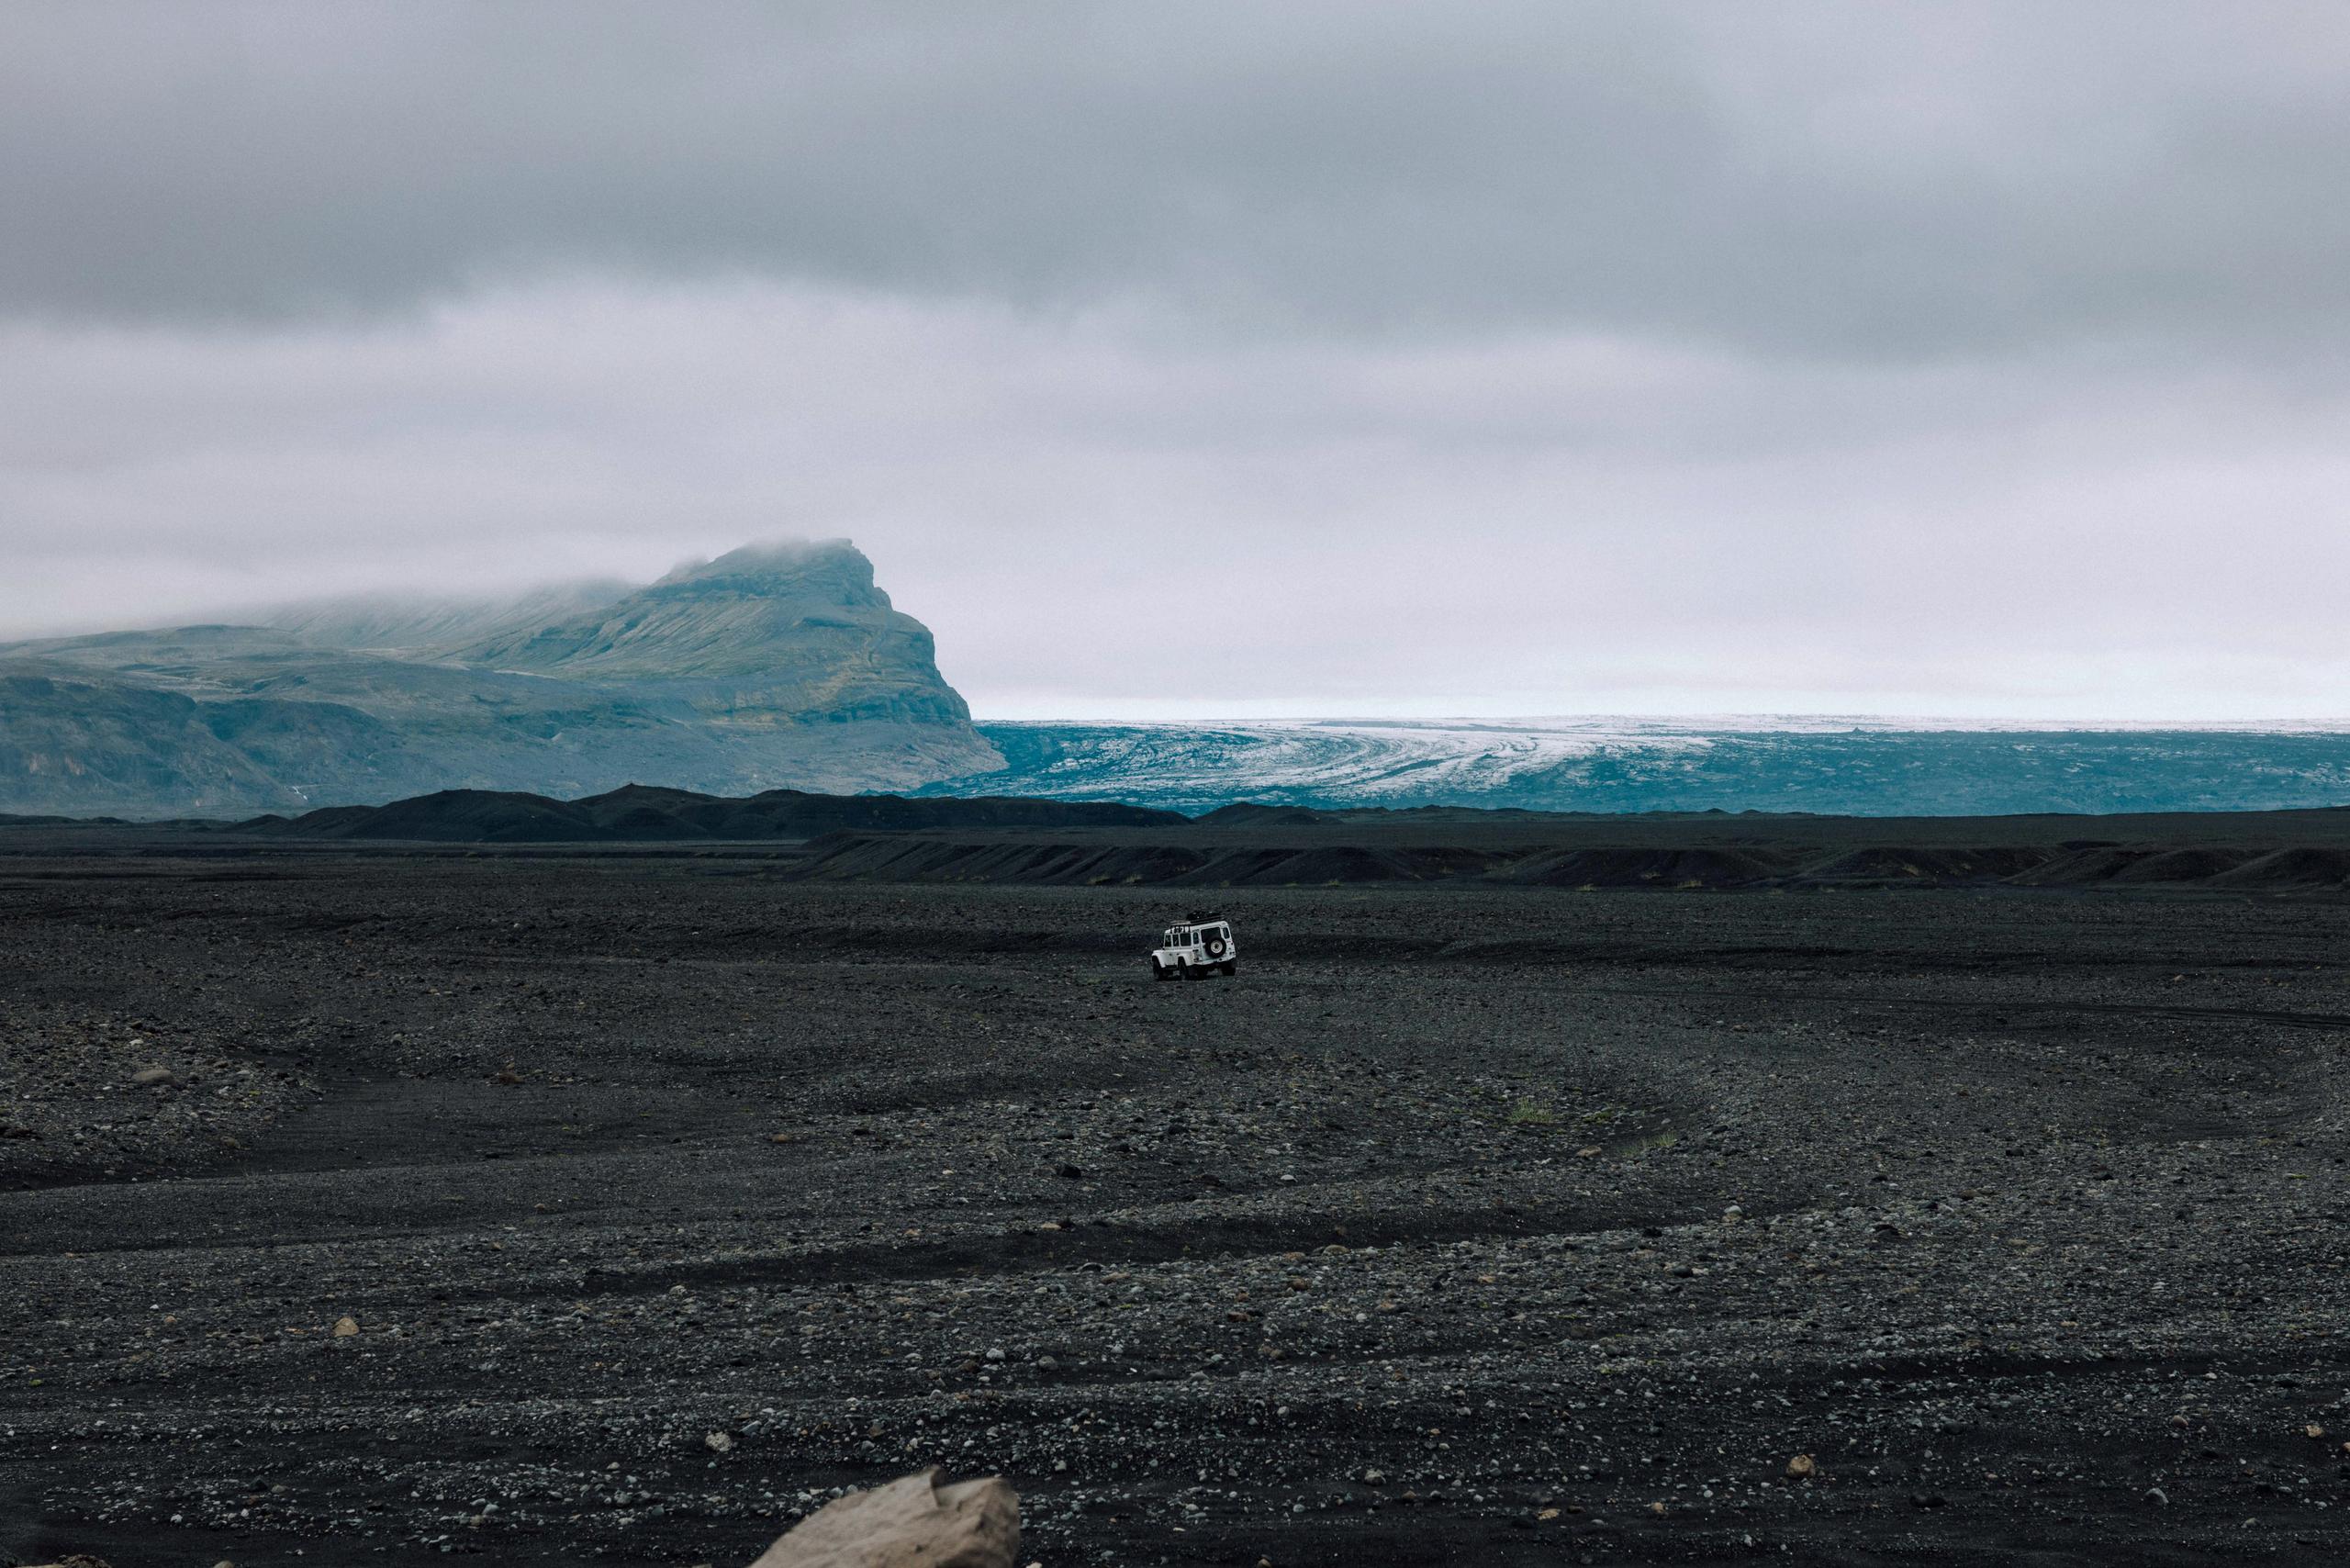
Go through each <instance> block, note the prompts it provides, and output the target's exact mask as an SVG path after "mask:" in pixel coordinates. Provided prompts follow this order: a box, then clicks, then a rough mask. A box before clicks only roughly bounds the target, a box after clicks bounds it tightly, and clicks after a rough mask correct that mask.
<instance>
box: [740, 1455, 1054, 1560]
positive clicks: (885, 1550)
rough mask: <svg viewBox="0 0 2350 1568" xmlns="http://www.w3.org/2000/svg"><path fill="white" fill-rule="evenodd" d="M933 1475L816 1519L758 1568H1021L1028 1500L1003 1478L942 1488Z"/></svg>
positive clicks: (855, 1497)
mask: <svg viewBox="0 0 2350 1568" xmlns="http://www.w3.org/2000/svg"><path fill="white" fill-rule="evenodd" d="M938 1478H939V1472H938V1471H936V1470H934V1469H933V1470H925V1471H923V1472H922V1473H919V1474H915V1475H909V1476H907V1477H905V1478H904V1479H903V1480H901V1481H892V1482H891V1483H890V1484H888V1485H887V1486H877V1487H875V1488H873V1490H871V1491H869V1492H852V1493H850V1494H849V1495H847V1496H845V1497H842V1498H839V1499H837V1500H836V1501H834V1502H833V1503H830V1504H828V1505H826V1506H824V1507H822V1508H820V1509H818V1510H817V1511H816V1512H815V1513H813V1514H811V1515H809V1516H808V1518H804V1519H802V1520H800V1523H799V1524H798V1525H797V1526H795V1527H794V1528H793V1529H790V1530H789V1531H788V1532H786V1533H785V1534H784V1535H783V1536H781V1537H780V1538H778V1540H777V1541H776V1543H775V1544H774V1545H773V1546H770V1547H768V1548H767V1551H766V1552H765V1553H763V1554H762V1555H761V1556H760V1558H759V1560H758V1561H757V1562H755V1563H753V1564H752V1565H751V1568H1014V1564H1015V1563H1016V1562H1017V1561H1018V1559H1019V1555H1020V1497H1019V1495H1018V1494H1017V1493H1015V1492H1013V1489H1012V1487H1011V1485H1010V1484H1008V1483H1007V1482H1006V1481H1005V1480H1004V1479H1003V1477H1002V1476H1001V1475H990V1476H988V1477H987V1478H985V1479H984V1480H979V1481H961V1482H957V1483H956V1484H954V1485H951V1486H942V1485H940V1484H938Z"/></svg>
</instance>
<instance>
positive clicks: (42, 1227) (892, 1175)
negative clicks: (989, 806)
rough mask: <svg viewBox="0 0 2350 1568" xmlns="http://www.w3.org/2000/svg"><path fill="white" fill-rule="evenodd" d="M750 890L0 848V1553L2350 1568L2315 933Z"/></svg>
mask: <svg viewBox="0 0 2350 1568" xmlns="http://www.w3.org/2000/svg"><path fill="white" fill-rule="evenodd" d="M791 864H792V863H791V861H790V859H789V856H783V857H778V856H777V855H775V854H773V853H772V852H762V853H758V854H752V853H748V852H744V853H741V854H737V853H733V852H729V851H726V850H723V849H715V850H713V849H698V850H696V851H695V852H692V853H680V854H676V855H669V856H650V857H645V856H627V855H598V854H583V855H578V856H565V855H562V854H541V855H537V856H532V857H509V856H497V855H488V856H478V857H462V856H451V855H446V854H442V855H429V856H428V855H411V854H407V853H402V852H399V851H396V850H384V851H376V852H345V851H340V850H338V851H335V852H333V853H295V852H290V851H288V852H279V853H261V852H252V853H245V852H239V853H234V854H226V855H216V856H208V857H200V858H199V857H181V856H178V855H175V854H171V853H147V854H136V855H120V856H114V855H90V856H77V857H54V858H44V857H41V856H40V855H38V854H20V855H16V856H11V857H0V1135H6V1136H0V1562H43V1561H47V1560H48V1559H49V1558H50V1556H52V1555H54V1554H57V1553H60V1552H63V1551H77V1550H78V1551H95V1552H96V1553H98V1554H100V1555H102V1556H106V1557H107V1558H110V1559H111V1560H113V1561H114V1562H116V1563H117V1568H132V1565H143V1564H146V1563H172V1562H187V1563H196V1564H199V1565H200V1564H204V1563H209V1562H214V1561H216V1560H217V1559H218V1558H222V1557H227V1558H230V1559H232V1560H234V1561H236V1562H239V1563H241V1564H252V1563H263V1562H292V1561H295V1559H294V1557H293V1555H292V1553H293V1551H295V1550H296V1549H297V1548H299V1549H301V1550H303V1551H305V1553H306V1558H305V1559H304V1560H306V1561H314V1562H315V1561H329V1562H375V1561H381V1562H424V1561H437V1560H440V1559H442V1557H443V1555H444V1554H449V1555H467V1556H478V1557H482V1558H485V1559H487V1560H491V1561H496V1562H503V1563H514V1564H554V1563H557V1562H563V1563H572V1562H579V1561H583V1560H596V1559H602V1560H606V1561H610V1562H631V1563H635V1562H643V1563H655V1562H675V1563H695V1562H712V1563H717V1564H727V1563H740V1562H747V1561H748V1560H749V1559H750V1558H751V1557H752V1556H753V1555H755V1551H756V1550H757V1548H758V1547H759V1546H760V1544H761V1543H763V1542H764V1541H765V1540H767V1539H768V1538H770V1537H771V1536H772V1535H774V1534H775V1533H776V1532H777V1531H778V1529H781V1528H783V1526H784V1525H786V1524H787V1523H789V1521H790V1519H792V1518H795V1517H797V1516H798V1515H799V1514H800V1513H801V1512H804V1511H805V1510H807V1509H809V1508H811V1507H812V1506H816V1505H817V1504H819V1503H820V1502H821V1501H822V1499H823V1498H824V1496H826V1495H829V1493H830V1491H831V1490H832V1489H834V1488H837V1487H842V1486H851V1485H861V1484H869V1483H872V1482H874V1481H878V1480H880V1479H884V1478H887V1477H889V1476H891V1475H895V1474H898V1473H902V1472H904V1471H906V1470H909V1469H912V1468H914V1467H916V1466H917V1465H919V1464H923V1463H930V1462H937V1463H943V1464H945V1465H946V1466H947V1468H948V1469H950V1470H951V1471H954V1472H956V1473H969V1472H980V1471H993V1470H1001V1471H1002V1472H1004V1473H1007V1474H1009V1475H1010V1476H1011V1477H1012V1478H1013V1481H1014V1484H1016V1485H1017V1486H1018V1487H1019V1489H1020V1491H1021V1492H1022V1493H1023V1495H1024V1498H1025V1499H1026V1515H1027V1518H1028V1529H1029V1540H1030V1550H1029V1553H1028V1555H1030V1556H1032V1557H1034V1558H1035V1559H1037V1560H1039V1561H1042V1562H1046V1563H1052V1564H1063V1563H1094V1562H1103V1563H1149V1562H1170V1563H1239V1564H1252V1563H1255V1562H1257V1561H1258V1560H1259V1557H1264V1558H1269V1559H1270V1561H1271V1562H1274V1563H1276V1564H1279V1565H1281V1568H1294V1565H1297V1564H1327V1565H1332V1568H1337V1565H1339V1564H1366V1563H1369V1564H1376V1563H1423V1562H1426V1563H1436V1562H1460V1563H1472V1562H1473V1563H1478V1564H1493V1563H1501V1564H1514V1563H1549V1562H1584V1561H1588V1562H1740V1561H1766V1562H1851V1563H1879V1562H1887V1563H1889V1562H1896V1561H1901V1562H1965V1563H1991V1562H2039V1563H2065V1562H2177V1563H2187V1562H2211V1563H2219V1562H2243V1561H2247V1560H2270V1561H2278V1562H2311V1561H2322V1560H2325V1559H2327V1558H2330V1557H2340V1556H2344V1555H2350V1512H2346V1511H2350V1450H2344V1447H2343V1444H2344V1441H2345V1440H2350V1309H2346V1308H2345V1306H2344V1302H2345V1300H2350V1170H2345V1167H2344V1154H2345V1153H2350V1128H2346V1127H2345V1108H2350V1078H2345V1073H2346V1072H2350V1064H2345V1057H2344V1053H2345V1051H2350V947H2345V946H2344V938H2345V936H2350V905H2345V904H2344V903H2342V902H2331V901H2322V900H2306V899H2286V898H2275V897H2266V898H2250V897H2224V898H2223V897H2217V896H2210V895H2198V896H2192V897H2188V896H2156V895H2146V894H2141V893H2120V892H2111V893H2096V894H2078V893H2044V892H2043V893H2034V892H2025V891H2014V890H1997V891H1987V890H1942V891H1922V890H1850V891H1843V892H1835V893H1828V892H1788V893H1777V894H1771V893H1759V892H1758V893H1716V892H1707V891H1683V892H1672V891H1639V890H1622V891H1597V892H1577V891H1573V890H1565V889H1531V888H1529V889H1487V888H1476V889H1469V888H1460V889H1432V890H1418V889H1414V888H1410V887H1403V886H1376V887H1369V888H1360V889H1346V888H1312V889H1304V888H1301V889H1283V888H1267V889H1259V890H1246V891H1238V892H1234V893H1230V894H1226V895H1223V897H1222V909H1223V912H1224V913H1226V914H1228V915H1230V916H1231V917H1232V918H1233V920H1234V921H1235V922H1236V924H1237V928H1238V930H1239V932H1240V933H1241V935H1242V938H1243V941H1244V944H1245V948H1244V959H1243V969H1242V972H1241V974H1240V975H1239V977H1238V978H1237V979H1236V980H1213V981H1208V982H1204V983H1199V984H1187V985H1176V986H1154V985H1153V984H1152V983H1151V982H1150V980H1149V979H1148V976H1147V971H1146V970H1145V969H1144V968H1143V964H1142V959H1141V957H1140V954H1141V951H1142V948H1143V946H1145V944H1146V942H1147V937H1148V936H1149V935H1150V934H1151V933H1152V932H1154V931H1155V930H1157V929H1158V926H1159V925H1160V924H1162V923H1163V921H1164V920H1165V918H1166V917H1167V916H1168V915H1169V914H1170V913H1178V912H1179V911H1180V909H1181V902H1179V901H1180V900H1181V898H1183V897H1191V898H1193V899H1196V898H1198V897H1201V896H1203V895H1200V894H1189V895H1183V894H1170V893H1169V891H1167V890H1156V891H1154V890H1147V889H1114V888H1041V887H1004V888H990V887H954V886H869V885H830V884H815V883H809V882H805V881H796V880H793V879H791V878H790V876H789V870H790V867H791ZM134 1042H135V1043H134ZM151 1066H162V1067H165V1068H169V1069H171V1070H173V1072H174V1073H175V1075H176V1076H177V1078H178V1080H179V1081H178V1082H177V1084H176V1085H175V1086H171V1087H162V1088H138V1089H133V1088H131V1087H129V1082H128V1081H129V1076H130V1074H131V1073H133V1072H134V1071H136V1070H139V1069H140V1068H141V1067H151ZM505 1080H511V1081H505ZM1733 1205H1735V1206H1736V1207H1737V1209H1738V1210H1739V1211H1740V1212H1739V1213H1738V1214H1736V1215H1730V1216H1729V1217H1725V1215H1726V1211H1729V1210H1730V1209H1732V1207H1733ZM346 1315H347V1316H350V1317H352V1318H353V1320H354V1321H355V1322H356V1324H357V1325H358V1332H357V1333H356V1334H354V1335H351V1336H348V1337H343V1338H336V1337H335V1336H334V1335H333V1332H332V1327H333V1325H334V1324H335V1322H336V1320H337V1319H338V1318H340V1317H342V1316H346ZM2313 1427H2314V1428H2322V1432H2323V1436H2322V1437H2312V1436H2310V1435H2308V1434H2309V1431H2310V1429H2311V1428H2313ZM713 1435H716V1436H718V1437H719V1438H720V1439H722V1440H721V1441H720V1442H719V1443H718V1444H717V1445H716V1446H713V1444H712V1443H711V1438H712V1437H713ZM1796 1454H1809V1455H1812V1456H1814V1458H1815V1460H1816V1462H1817V1469H1818V1473H1817V1474H1816V1475H1815V1476H1814V1477H1813V1478H1812V1479H1809V1480H1794V1479H1790V1478H1789V1477H1788V1476H1787V1474H1786V1469H1787V1463H1788V1461H1789V1459H1790V1458H1791V1457H1793V1456H1795V1455H1796Z"/></svg>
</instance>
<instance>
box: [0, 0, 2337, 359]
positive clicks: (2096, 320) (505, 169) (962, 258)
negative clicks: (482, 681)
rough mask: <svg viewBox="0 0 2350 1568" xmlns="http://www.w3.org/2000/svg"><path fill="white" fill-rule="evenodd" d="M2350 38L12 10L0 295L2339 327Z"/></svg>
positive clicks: (1945, 349)
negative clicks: (562, 292)
mask: <svg viewBox="0 0 2350 1568" xmlns="http://www.w3.org/2000/svg"><path fill="white" fill-rule="evenodd" d="M2345 96H2350V14H2346V13H2344V11H2343V10H2342V9H2341V8H2340V7H2338V6H2333V5H2331V4H2316V3H2312V4H2299V5H2280V4H2261V3H2253V4H2233V5H2230V6H2224V7H2215V6H2208V5H2203V4H2170V3H2165V0H2112V3H2108V4H2073V5H2065V6H2048V5H2045V4H2040V3H2036V0H2008V3H2002V4H1985V5H1973V6H1964V7H1953V6H1946V5H1942V4H1939V3H1933V4H1928V3H1926V0H1914V3H1911V4H1900V5H1879V6H1843V5H1839V6H1823V5H1817V4H1810V5H1806V4H1796V5H1788V6H1767V7H1762V6H1717V5H1696V4H1660V3H1657V0H1617V3H1609V4H1597V5H1581V6H1561V5H1557V4H1551V3H1526V4H1500V3H1490V4H1474V3H1472V4H1463V5H1446V6H1378V5H1373V6H1362V5H1307V4H1288V5H1280V6H1266V5H1259V4H1253V3H1250V4H1238V3H1229V4H1227V3H1210V0H1202V3H1197V4H1187V5H1182V6H1078V5H1040V4H1002V5H990V6H963V5H943V4H942V5H936V6H903V5H887V4H884V5H824V6H789V7H778V6H752V5H732V4H727V5H712V4H692V3H685V4H663V5H658V6H647V5H628V6H604V5H596V4H590V3H587V0H561V3H556V4H541V5H526V4H508V5H499V6H475V5H452V4H438V3H433V0H412V3H404V4H400V5H387V6H301V7H293V6H277V5H229V4H213V3H207V0H163V3H160V4H153V5H146V6H140V5H107V6H88V5H83V4H78V3H71V0H64V3H57V4H38V3H36V4H24V3H20V4H17V5H16V6H10V7H8V8H7V9H6V11H5V12H0V210H6V211H7V212H8V213H10V214H12V215H14V217H13V219H12V221H10V222H8V223H6V224H5V225H0V310H6V311H12V312H16V313H19V314H24V313H46V314H50V315H52V316H57V317H63V318H83V319H86V318H92V317H95V318H106V319H221V320H228V321H235V320H260V319H284V318H287V317H291V316H300V315H304V314H317V313H327V314H332V313H335V312H357V313H361V314H365V313H369V312H381V311H399V310H405V309H410V308H415V307H416V306H418V305H419V304H420V302H423V301H428V300H431V299H435V298H446V297H452V296H453V295H458V294H462V293H464V292H465V291H468V290H474V289H477V288H480V287H484V286H491V285H498V284H504V285H510V284H513V283H516V282H518V281H528V280H532V279H537V278H543V277H547V276H551V275H554V276H560V275H576V274H580V273H583V272H588V273H595V272H602V273H610V274H621V275H632V276H639V277H647V278H656V279H659V278H666V279H672V280H675V279H680V278H709V277H712V276H723V275H726V274H753V275H756V276H764V277H769V278H776V279H784V280H795V279H796V280H811V281H815V282H819V283H822V284H826V285H832V286H852V287H862V288H874V289H883V290H891V291H898V292H901V293H907V294H911V295H918V296H935V297H964V298H979V299H991V300H998V301H1003V302H1009V303H1013V304H1015V305H1017V306H1019V307H1021V308H1029V309H1037V310H1045V311H1062V310H1069V309H1078V308H1089V307H1096V306H1101V305H1103V304H1105V303H1107V304H1118V303H1127V304H1134V303H1137V302H1138V303H1140V304H1142V305H1145V306H1152V307H1157V308H1163V309H1165V310H1167V311H1169V312H1170V313H1171V314H1172V315H1173V316H1174V317H1176V318H1177V319H1181V320H1184V321H1187V322H1189V323H1191V324H1192V325H1191V327H1190V329H1189V330H1213V331H1220V332H1224V333H1227V334H1233V335H1238V336H1246V335H1248V334H1251V333H1262V332H1266V331H1276V332H1292V331H1311V332H1365V331H1373V332H1379V333H1385V334H1407V335H1408V334H1433V335H1438V336H1441V335H1446V334H1456V333H1460V332H1464V331H1465V332H1472V333H1474V332H1501V331H1513V330H1529V329H1532V330H1577V329H1585V330H1600V331H1608V332H1629V333H1639V334H1648V335H1653V336H1656V337H1660V338H1662V339H1668V340H1673V341H1678V342H1715V343H1729V344H1735V345H1740V346H1741V347H1743V348H1745V349H1747V350H1748V351H1750V352H1761V353H1771V354H1774V355H1792V356H1797V357H1819V356H1831V357H1857V358H1863V359H1869V358H1884V357H1894V358H1899V357H1909V356H1917V355H1929V354H1931V355H1964V354H1967V353H1986V352H2008V351H2011V350H2013V349H2015V348H2016V347H2018V346H2019V345H2034V344H2047V343H2051V342H2058V343H2061V342H2117V343H2123V344H2137V345H2140V347H2141V349H2143V347H2144V345H2147V344H2153V345H2154V346H2155V348H2157V349H2161V348H2163V347H2164V346H2165V345H2169V346H2170V348H2171V350H2172V351H2173V352H2179V353H2195V354H2201V355H2205V356H2211V355H2223V356H2229V357H2234V358H2238V359H2244V360H2253V361H2256V360H2260V359H2263V358H2266V357H2283V358H2290V357H2292V356H2293V354H2294V353H2296V352H2298V351H2297V350H2296V347H2295V345H2296V344H2297V343H2301V342H2307V340H2308V339H2309V338H2310V337H2311V335H2312V334H2316V333H2322V332H2333V331H2338V330H2341V329H2342V328H2343V326H2344V325H2345V323H2350V270H2345V269H2343V268H2341V267H2340V266H2338V265H2337V264H2335V258H2336V257H2338V255H2339V254H2340V253H2341V252H2342V251H2343V249H2344V244H2345V241H2350V207H2345V205H2344V204H2343V203H2342V202H2341V201H2340V200H2339V199H2338V196H2339V193H2338V184H2339V175H2340V173H2341V171H2342V169H2343V168H2344V165H2345V162H2350V117H2345V116H2344V115H2343V114H2341V113H2340V108H2339V106H2340V105H2341V103H2342V102H2343V101H2344V98H2345Z"/></svg>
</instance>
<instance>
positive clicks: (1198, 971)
mask: <svg viewBox="0 0 2350 1568" xmlns="http://www.w3.org/2000/svg"><path fill="white" fill-rule="evenodd" d="M1175 967H1176V968H1177V969H1181V970H1182V971H1183V978H1184V979H1185V980H1205V979H1207V978H1208V977H1207V971H1206V970H1205V969H1202V968H1201V967H1200V966H1199V965H1197V964H1178V965H1176V966H1175Z"/></svg>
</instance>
